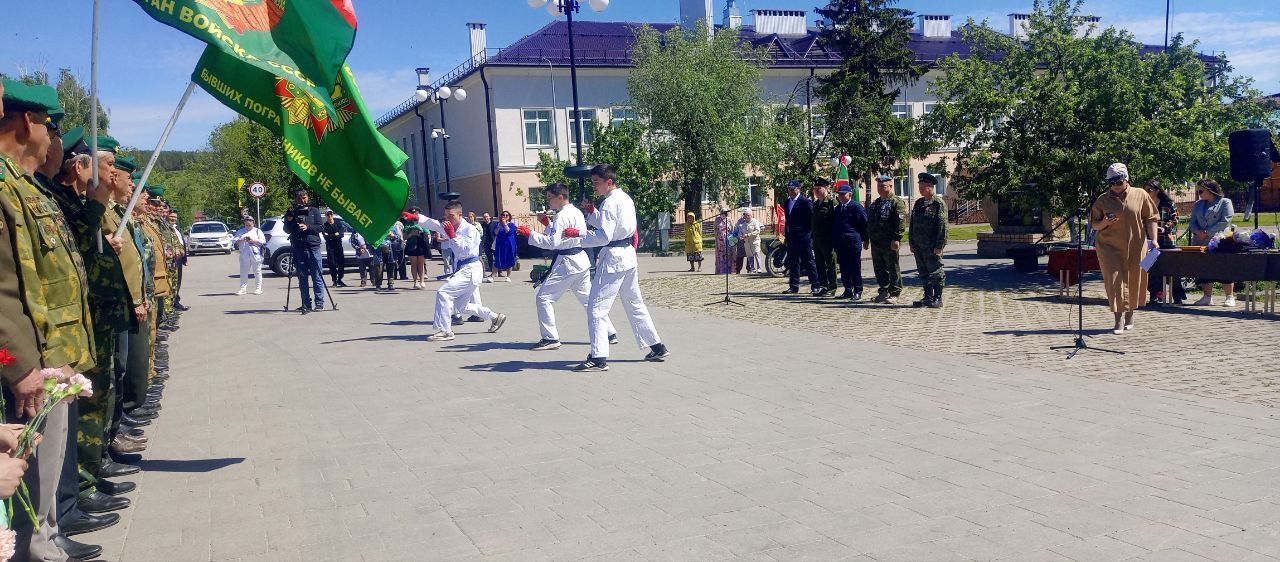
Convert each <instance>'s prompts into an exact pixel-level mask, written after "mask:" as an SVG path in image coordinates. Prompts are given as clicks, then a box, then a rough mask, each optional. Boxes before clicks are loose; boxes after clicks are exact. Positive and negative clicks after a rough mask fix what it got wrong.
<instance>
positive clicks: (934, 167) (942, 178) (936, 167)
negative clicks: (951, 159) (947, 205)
mask: <svg viewBox="0 0 1280 562" xmlns="http://www.w3.org/2000/svg"><path fill="white" fill-rule="evenodd" d="M925 170H926V171H928V172H929V173H930V174H933V177H935V178H938V187H937V188H935V189H934V191H935V192H937V194H938V195H946V194H947V168H946V166H943V165H942V164H929V166H928V168H926V169H925Z"/></svg>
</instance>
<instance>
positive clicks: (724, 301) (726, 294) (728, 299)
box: [698, 215, 747, 307]
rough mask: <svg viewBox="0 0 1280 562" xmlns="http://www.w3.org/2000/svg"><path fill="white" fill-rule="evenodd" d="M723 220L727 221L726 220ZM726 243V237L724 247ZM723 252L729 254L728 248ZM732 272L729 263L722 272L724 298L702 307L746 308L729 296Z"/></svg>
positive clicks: (717, 242)
mask: <svg viewBox="0 0 1280 562" xmlns="http://www.w3.org/2000/svg"><path fill="white" fill-rule="evenodd" d="M726 217H727V215H726ZM702 220H707V219H702ZM725 220H728V219H727V218H726V219H725ZM698 222H702V221H698ZM728 243H729V237H728V236H726V237H725V244H726V245H728ZM719 244H720V241H719V240H716V245H717V247H718V246H719ZM725 252H726V253H728V252H729V249H728V248H725ZM732 271H733V264H732V263H731V264H729V267H727V268H725V270H724V298H723V299H720V300H718V301H715V302H709V303H707V304H704V305H702V306H712V305H717V304H735V305H738V306H741V307H746V306H747V305H745V304H742V303H740V302H738V301H735V300H733V298H732V297H730V296H729V273H730V272H732Z"/></svg>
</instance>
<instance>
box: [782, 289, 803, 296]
mask: <svg viewBox="0 0 1280 562" xmlns="http://www.w3.org/2000/svg"><path fill="white" fill-rule="evenodd" d="M799 292H800V288H799V287H788V288H787V290H785V291H783V293H785V294H788V295H794V294H796V293H799Z"/></svg>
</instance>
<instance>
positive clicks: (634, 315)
mask: <svg viewBox="0 0 1280 562" xmlns="http://www.w3.org/2000/svg"><path fill="white" fill-rule="evenodd" d="M617 180H618V171H617V170H616V169H615V168H614V167H613V166H610V165H608V164H600V165H598V166H596V167H595V168H592V169H591V186H592V187H593V188H595V191H596V195H598V196H599V197H600V198H601V201H600V208H599V209H598V210H597V209H594V208H593V207H594V206H595V205H593V204H589V205H587V206H586V208H585V209H584V210H585V211H586V213H587V217H586V219H587V224H588V225H590V226H592V227H594V228H595V230H591V231H587V232H583V231H582V230H581V229H577V228H568V229H565V231H564V235H565V236H566V237H569V238H578V237H581V238H582V242H581V244H582V247H584V248H595V247H598V248H600V254H599V256H598V257H597V258H596V259H597V263H596V280H595V283H593V284H592V287H591V295H590V297H589V298H588V302H587V329H588V330H590V332H591V354H590V355H589V356H587V360H586V361H584V362H582V363H581V364H579V365H578V366H576V367H574V368H573V370H574V371H578V372H596V371H608V370H609V365H608V358H609V339H608V335H609V334H608V331H609V329H608V327H607V325H606V324H605V319H606V318H608V316H609V309H610V308H613V301H614V299H616V298H617V297H619V296H621V297H622V307H623V308H624V309H625V310H626V311H627V319H628V320H630V321H631V331H632V332H633V333H634V334H635V336H636V343H637V344H639V346H640V347H641V348H642V349H643V348H644V347H648V348H649V353H648V354H647V355H645V356H644V359H645V361H662V360H665V359H666V358H667V357H668V356H669V355H671V352H669V351H667V346H665V345H663V344H662V339H661V338H660V337H658V330H657V329H656V328H654V326H653V319H651V318H650V317H649V309H648V308H647V307H645V305H644V297H642V296H641V295H640V279H639V272H638V271H636V268H637V265H638V264H637V262H636V248H635V245H634V237H635V233H636V205H635V203H634V202H632V200H631V196H629V195H627V194H626V193H625V192H623V191H622V190H621V189H618V184H617Z"/></svg>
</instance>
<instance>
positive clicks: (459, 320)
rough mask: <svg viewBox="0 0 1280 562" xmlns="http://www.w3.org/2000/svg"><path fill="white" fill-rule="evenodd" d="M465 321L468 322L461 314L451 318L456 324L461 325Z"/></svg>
mask: <svg viewBox="0 0 1280 562" xmlns="http://www.w3.org/2000/svg"><path fill="white" fill-rule="evenodd" d="M464 322H466V320H463V319H462V316H461V315H459V316H454V317H453V318H452V319H451V320H450V323H452V324H453V325H454V326H461V325H462V324H463V323H464Z"/></svg>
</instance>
